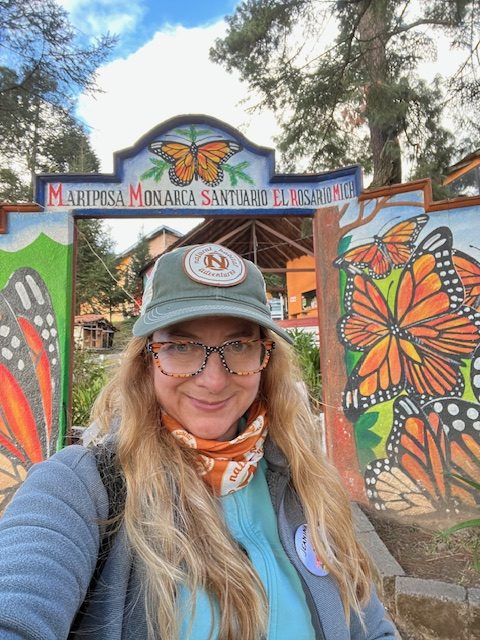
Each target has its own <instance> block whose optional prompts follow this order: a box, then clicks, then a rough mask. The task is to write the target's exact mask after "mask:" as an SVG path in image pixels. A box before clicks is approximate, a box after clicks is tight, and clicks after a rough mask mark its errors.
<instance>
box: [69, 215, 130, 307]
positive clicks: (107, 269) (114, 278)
mask: <svg viewBox="0 0 480 640" xmlns="http://www.w3.org/2000/svg"><path fill="white" fill-rule="evenodd" d="M77 232H78V233H79V234H80V235H81V236H82V238H83V239H84V240H85V242H86V243H87V245H88V248H89V249H90V251H91V252H92V253H93V255H94V256H95V257H96V258H97V259H98V260H100V262H101V263H102V265H103V266H104V267H105V271H106V272H107V273H108V275H109V276H110V277H111V278H112V280H113V281H114V282H115V284H116V285H117V287H118V288H119V289H121V290H122V291H123V292H124V293H125V295H126V296H127V297H128V298H130V300H131V301H132V302H133V304H134V305H135V306H136V307H138V308H139V309H140V308H141V307H140V305H139V304H138V302H137V301H136V300H135V298H134V297H133V296H132V295H131V294H130V293H129V292H128V291H127V290H126V289H125V288H124V287H123V285H122V284H121V282H120V281H119V280H117V278H116V277H115V276H114V274H113V273H112V272H111V271H110V269H109V268H108V267H107V265H106V264H105V261H104V260H103V258H102V257H101V256H99V255H98V253H97V252H96V251H95V249H94V248H93V247H92V245H91V244H90V242H89V241H88V238H87V236H86V235H85V234H84V233H82V232H81V231H80V229H79V228H78V227H77Z"/></svg>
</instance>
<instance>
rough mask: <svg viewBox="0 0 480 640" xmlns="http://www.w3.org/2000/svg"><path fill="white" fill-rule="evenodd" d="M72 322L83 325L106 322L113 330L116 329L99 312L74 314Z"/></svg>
mask: <svg viewBox="0 0 480 640" xmlns="http://www.w3.org/2000/svg"><path fill="white" fill-rule="evenodd" d="M73 324H76V325H85V324H106V325H108V326H109V328H111V329H113V330H114V331H118V329H117V328H116V327H114V326H113V324H112V323H111V322H109V321H108V320H107V319H106V318H105V317H104V316H102V314H101V313H84V314H82V315H80V316H75V318H74V322H73Z"/></svg>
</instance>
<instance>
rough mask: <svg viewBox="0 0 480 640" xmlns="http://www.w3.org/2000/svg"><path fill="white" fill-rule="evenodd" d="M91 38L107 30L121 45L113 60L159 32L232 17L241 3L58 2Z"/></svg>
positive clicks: (187, 0) (227, 0)
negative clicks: (114, 35)
mask: <svg viewBox="0 0 480 640" xmlns="http://www.w3.org/2000/svg"><path fill="white" fill-rule="evenodd" d="M57 1H58V2H59V4H61V5H63V7H64V8H65V9H66V10H67V11H68V12H69V13H70V18H71V20H72V22H73V23H74V24H75V26H76V27H77V29H79V30H80V32H81V33H83V34H84V36H85V37H86V38H87V39H88V38H91V37H95V36H97V35H99V34H101V33H105V32H106V31H110V32H111V33H115V34H117V35H118V37H119V43H118V46H117V48H116V50H115V51H114V53H113V57H122V56H125V55H128V54H129V53H131V52H133V51H135V50H136V49H138V48H139V47H140V46H141V45H142V44H144V43H145V42H147V41H148V40H150V39H151V38H152V37H153V36H154V35H155V33H156V32H158V31H161V30H164V29H166V28H169V27H170V28H171V27H174V26H178V25H182V26H184V27H187V28H192V27H201V26H206V25H209V24H212V23H214V22H218V21H219V20H222V18H223V17H224V16H225V15H227V14H232V13H233V11H234V8H235V6H236V5H237V4H238V0H207V1H206V2H201V1H196V0H183V1H179V0H57Z"/></svg>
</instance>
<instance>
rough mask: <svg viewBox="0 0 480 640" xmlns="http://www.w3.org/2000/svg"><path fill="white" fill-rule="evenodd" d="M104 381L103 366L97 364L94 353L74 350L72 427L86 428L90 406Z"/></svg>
mask: <svg viewBox="0 0 480 640" xmlns="http://www.w3.org/2000/svg"><path fill="white" fill-rule="evenodd" d="M106 381H107V373H106V369H105V366H104V365H103V364H102V363H99V362H98V359H97V357H96V356H95V353H92V352H91V351H82V350H80V349H76V350H75V353H74V364H73V386H72V425H74V426H82V427H86V426H88V424H89V423H90V411H91V409H92V405H93V403H94V401H95V399H96V397H97V395H98V394H99V392H100V390H101V389H102V387H103V386H104V385H105V383H106Z"/></svg>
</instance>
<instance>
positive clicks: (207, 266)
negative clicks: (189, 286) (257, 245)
mask: <svg viewBox="0 0 480 640" xmlns="http://www.w3.org/2000/svg"><path fill="white" fill-rule="evenodd" d="M183 269H184V271H185V273H186V274H187V276H188V277H189V278H191V279H192V280H195V282H200V283H201V284H207V285H210V286H214V287H232V286H233V285H236V284H240V282H243V281H244V280H245V278H246V276H247V268H246V266H245V262H244V261H243V260H242V258H241V257H240V256H238V255H237V254H236V253H234V252H233V251H230V249H227V248H226V247H222V246H221V245H219V244H202V245H199V246H198V247H193V249H190V250H189V251H187V253H186V254H185V256H184V257H183Z"/></svg>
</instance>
